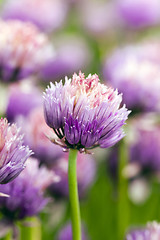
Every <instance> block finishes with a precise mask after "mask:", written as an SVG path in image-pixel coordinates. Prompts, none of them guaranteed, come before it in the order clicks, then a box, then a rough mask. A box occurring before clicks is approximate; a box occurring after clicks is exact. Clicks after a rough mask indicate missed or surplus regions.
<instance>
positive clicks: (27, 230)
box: [20, 217, 41, 240]
mask: <svg viewBox="0 0 160 240" xmlns="http://www.w3.org/2000/svg"><path fill="white" fill-rule="evenodd" d="M28 224H29V226H25V225H23V224H21V226H20V239H21V240H35V239H36V240H41V224H40V221H39V219H38V218H36V217H32V218H30V219H28Z"/></svg>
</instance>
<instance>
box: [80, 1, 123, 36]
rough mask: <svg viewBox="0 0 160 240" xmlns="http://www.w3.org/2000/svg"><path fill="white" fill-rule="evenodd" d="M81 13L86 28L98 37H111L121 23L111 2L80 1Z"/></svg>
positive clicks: (81, 19)
mask: <svg viewBox="0 0 160 240" xmlns="http://www.w3.org/2000/svg"><path fill="white" fill-rule="evenodd" d="M79 13H80V21H81V22H82V23H83V26H84V28H85V29H86V30H87V32H89V33H91V34H93V35H95V36H97V37H101V36H102V35H103V36H104V35H110V34H111V33H112V32H113V31H115V30H116V29H118V26H119V23H120V21H119V19H118V17H117V13H116V9H115V5H114V3H113V2H111V1H110V2H108V1H98V0H97V1H92V0H88V1H80V2H79Z"/></svg>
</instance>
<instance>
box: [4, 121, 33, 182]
mask: <svg viewBox="0 0 160 240" xmlns="http://www.w3.org/2000/svg"><path fill="white" fill-rule="evenodd" d="M22 140H23V136H22V135H20V129H18V128H17V127H16V125H15V124H12V125H9V124H8V121H7V119H5V118H4V119H3V118H1V119H0V183H1V184H2V183H7V182H10V181H12V180H13V179H14V178H16V177H17V176H18V175H19V174H20V173H21V171H22V170H23V169H24V167H25V162H26V160H27V158H28V157H30V155H31V154H32V151H30V150H29V148H28V147H25V146H24V145H22V144H23V141H22Z"/></svg>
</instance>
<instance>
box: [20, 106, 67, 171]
mask: <svg viewBox="0 0 160 240" xmlns="http://www.w3.org/2000/svg"><path fill="white" fill-rule="evenodd" d="M17 121H18V124H19V126H20V127H21V131H22V133H24V135H25V138H24V141H25V143H26V144H27V145H29V147H30V148H31V149H32V150H33V152H34V156H35V157H37V158H38V160H39V161H40V163H41V164H45V165H46V166H47V167H52V165H54V163H55V161H56V160H57V159H59V158H60V157H61V156H62V154H63V151H62V149H61V148H60V147H59V146H56V145H53V144H52V143H51V141H50V140H49V139H48V138H47V136H48V135H49V136H51V135H53V137H54V136H55V133H54V132H53V130H52V129H51V128H49V127H48V125H47V124H46V122H45V119H44V113H43V109H42V108H41V107H38V108H35V109H33V110H32V111H31V112H30V114H29V115H28V116H27V117H19V118H18V119H17Z"/></svg>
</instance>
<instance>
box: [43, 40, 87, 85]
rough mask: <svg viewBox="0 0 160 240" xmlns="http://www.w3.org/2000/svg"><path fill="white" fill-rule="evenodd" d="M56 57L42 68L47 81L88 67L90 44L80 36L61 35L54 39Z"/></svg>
mask: <svg viewBox="0 0 160 240" xmlns="http://www.w3.org/2000/svg"><path fill="white" fill-rule="evenodd" d="M54 45H55V47H56V53H57V54H56V57H55V58H53V59H51V60H49V61H48V62H46V64H45V65H44V68H43V69H42V78H43V79H44V80H45V81H49V80H52V81H53V80H57V79H61V78H63V77H64V76H66V75H70V74H72V73H73V72H75V71H78V70H79V68H81V69H86V67H87V66H88V65H89V63H90V60H91V53H90V51H89V46H88V45H87V43H86V42H85V41H84V39H83V38H81V37H80V36H77V37H75V36H73V35H69V36H66V35H65V36H64V35H62V36H60V37H58V38H57V39H56V40H55V41H54Z"/></svg>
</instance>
